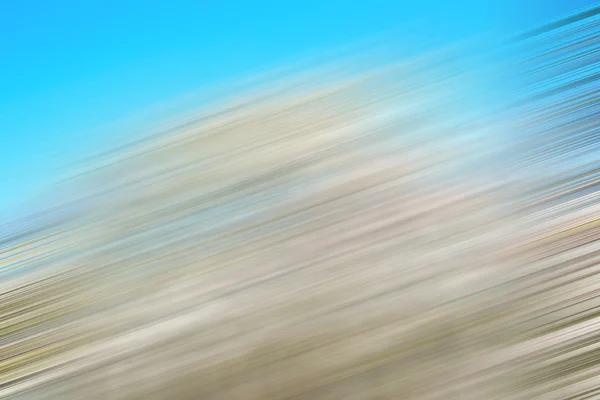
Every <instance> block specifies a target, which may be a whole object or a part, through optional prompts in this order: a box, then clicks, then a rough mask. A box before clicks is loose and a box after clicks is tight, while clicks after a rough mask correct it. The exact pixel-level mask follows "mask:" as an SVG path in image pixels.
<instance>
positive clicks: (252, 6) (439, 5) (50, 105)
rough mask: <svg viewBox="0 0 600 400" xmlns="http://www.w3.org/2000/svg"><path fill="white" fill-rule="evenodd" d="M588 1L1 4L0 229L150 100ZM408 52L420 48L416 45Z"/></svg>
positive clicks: (541, 16)
mask: <svg viewBox="0 0 600 400" xmlns="http://www.w3.org/2000/svg"><path fill="white" fill-rule="evenodd" d="M590 3H591V2H590V1H585V0H577V1H542V0H535V1H534V0H529V1H527V0H523V1H516V0H505V1H501V0H488V1H481V0H456V1H448V0H436V1H402V0H395V1H391V0H390V1H385V0H371V1H368V2H364V1H333V0H305V1H301V2H300V1H285V0H278V1H222V2H216V1H207V0H204V1H202V0H199V1H187V0H169V1H156V0H143V1H142V0H140V1H130V0H103V1H93V0H37V1H32V0H20V1H5V2H2V5H0V54H1V57H2V63H0V221H7V220H11V219H14V218H16V217H19V216H21V215H22V214H23V213H25V212H29V211H31V210H32V207H33V208H36V207H41V206H43V204H44V201H45V199H44V198H40V197H39V196H40V193H43V191H42V189H43V188H44V187H45V186H46V185H47V184H48V182H50V181H51V180H52V179H54V178H55V177H56V176H57V174H58V173H59V172H60V171H62V170H61V168H64V166H65V165H66V164H67V163H68V162H69V161H70V160H72V159H75V158H77V156H78V155H79V154H81V153H82V151H84V150H85V151H87V150H89V148H90V146H94V143H98V142H97V141H98V140H99V141H108V142H118V141H119V140H124V139H125V136H124V135H125V134H124V133H122V132H120V133H118V134H116V133H115V134H113V135H110V134H106V133H102V134H98V133H96V134H95V135H96V136H95V137H94V135H92V134H90V133H89V132H93V131H94V129H95V128H97V127H99V126H104V125H105V124H107V123H110V122H112V121H118V120H120V119H123V118H125V117H127V116H128V115H131V114H132V113H136V112H139V111H142V110H144V109H147V108H148V107H150V106H151V105H153V104H155V103H157V102H160V101H164V100H168V99H169V98H174V97H177V96H180V95H183V94H185V93H187V92H190V91H192V90H197V89H199V88H202V87H206V86H211V85H214V84H215V83H218V82H224V81H227V80H228V79H230V78H234V77H241V76H243V75H244V74H245V73H247V72H248V71H256V70H257V69H260V68H262V67H269V66H273V65H277V64H278V63H280V62H286V60H290V59H292V58H293V57H294V56H296V55H298V54H302V53H304V54H306V53H310V52H311V51H315V50H323V49H327V48H335V47H337V46H340V45H344V44H348V43H353V42H356V41H358V40H360V39H363V38H368V37H370V36H373V35H377V34H379V33H384V32H386V31H389V30H394V29H402V28H404V27H406V26H408V24H410V26H411V30H412V31H413V32H414V34H415V37H417V38H418V37H419V36H420V35H421V36H423V37H425V36H427V37H428V38H430V39H433V40H432V41H430V43H434V42H435V43H440V44H443V43H445V42H448V43H449V42H451V41H453V40H457V39H461V38H466V37H469V36H471V35H475V34H477V33H482V32H485V31H490V30H491V31H494V32H496V33H498V34H506V33H509V32H512V31H517V30H518V29H523V28H525V27H528V26H530V25H534V24H539V23H541V22H543V21H545V20H547V19H548V18H554V17H557V16H559V15H560V14H562V13H565V12H571V11H574V10H576V9H577V8H580V7H583V6H586V5H588V4H590ZM407 43H408V44H409V46H413V47H414V49H411V50H414V51H418V50H420V49H419V46H423V43H425V42H422V41H419V40H407ZM97 132H100V131H97ZM102 132H105V131H102ZM63 172H64V171H63Z"/></svg>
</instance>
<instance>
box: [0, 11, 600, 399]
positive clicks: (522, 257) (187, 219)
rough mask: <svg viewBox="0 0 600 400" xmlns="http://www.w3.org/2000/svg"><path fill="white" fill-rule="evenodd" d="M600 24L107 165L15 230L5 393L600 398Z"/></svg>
mask: <svg viewBox="0 0 600 400" xmlns="http://www.w3.org/2000/svg"><path fill="white" fill-rule="evenodd" d="M598 14H599V9H598V8H592V9H588V10H585V11H583V12H582V13H580V14H576V15H572V16H568V17H566V18H564V19H562V20H559V21H556V22H553V23H551V24H549V25H547V26H543V27H539V28H536V29H535V30H532V31H530V32H527V33H526V34H524V35H522V36H520V37H519V39H518V40H517V41H516V42H513V43H511V44H510V45H509V47H510V49H509V52H510V53H511V54H513V55H512V56H511V57H510V61H509V62H508V63H509V64H510V66H508V67H507V68H508V69H510V70H511V71H516V72H517V74H506V76H502V77H492V76H486V75H485V73H482V72H481V71H484V70H487V69H486V68H487V66H489V65H490V63H494V62H496V61H491V59H494V58H498V57H495V56H493V55H492V56H490V54H491V53H493V52H494V51H496V50H498V49H491V50H490V49H486V51H476V50H473V49H466V48H462V47H460V46H458V48H453V49H450V50H440V51H439V52H437V53H435V54H427V55H424V56H423V57H419V58H416V59H410V60H401V61H399V62H393V63H392V62H391V63H388V64H386V65H378V66H375V67H366V66H361V67H360V68H355V67H356V65H349V64H351V63H344V62H342V61H340V62H339V63H337V64H336V63H334V65H333V66H332V67H331V68H324V69H319V70H318V71H315V72H314V73H312V74H307V75H302V76H298V77H290V78H289V79H281V80H274V81H273V82H270V83H269V85H268V86H267V87H266V88H262V89H260V90H257V91H255V92H254V93H252V94H250V95H248V96H241V95H240V96H239V97H238V98H237V99H234V100H231V101H230V103H229V104H228V105H226V106H219V107H216V109H213V110H212V111H211V112H204V113H203V114H202V115H200V114H199V115H198V116H197V117H195V118H194V119H192V120H189V121H187V122H185V123H182V124H181V125H178V126H177V127H175V128H173V129H170V130H168V131H165V132H162V133H161V134H154V135H148V137H146V138H144V139H143V140H140V141H137V142H134V143H130V144H129V145H126V146H121V147H119V150H118V151H114V152H112V153H110V154H105V155H104V156H103V157H102V158H101V160H100V161H98V160H96V161H95V163H94V165H92V164H90V165H89V171H87V172H86V173H84V174H82V175H80V176H78V177H77V179H76V180H75V182H76V183H75V184H74V185H75V187H76V188H77V191H78V192H77V194H76V195H75V197H74V199H76V200H74V201H72V202H71V203H69V204H65V205H63V206H61V207H57V208H55V209H52V210H49V211H47V212H45V213H41V214H37V215H34V216H31V217H30V218H27V219H25V220H21V221H17V222H15V223H13V224H10V225H7V226H5V227H3V228H2V231H1V232H0V234H1V242H0V245H1V258H0V277H1V279H2V281H1V283H0V317H1V319H0V398H11V399H27V400H31V399H61V400H63V399H64V400H70V399H74V400H75V399H77V400H78V399H190V400H192V399H227V400H234V399H240V400H242V399H243V400H268V399H273V400H278V399H290V400H291V399H294V400H300V399H306V400H309V399H357V400H358V399H467V400H468V399H474V400H475V399H476V400H484V399H523V400H525V399H556V400H566V399H571V400H575V399H594V398H600V378H599V377H600V362H599V361H600V341H599V340H598V338H599V337H600V329H599V327H600V314H599V311H598V310H599V309H600V300H599V296H600V281H599V280H598V276H600V275H598V260H599V258H600V253H599V250H600V248H599V246H598V243H599V242H598V239H599V238H600V203H599V202H598V198H599V196H600V193H599V191H598V188H599V184H600V162H599V161H598V159H599V157H598V154H599V150H600V149H599V148H598V147H599V144H600V140H599V139H600V138H599V137H598V132H599V126H598V125H599V119H598V112H599V107H600V102H598V101H597V98H598V78H599V77H600V69H598V65H599V64H598V50H599V49H600V46H598V39H599V35H600V30H599V26H600V19H599V17H598ZM502 51H506V49H504V50H502ZM474 60H475V61H474ZM492 69H493V68H492ZM511 76H512V77H513V78H514V77H515V76H516V78H517V79H516V81H511V82H508V81H506V82H504V80H505V79H507V80H510V79H511V78H510V77H511ZM482 79H483V80H484V81H485V80H487V84H486V85H487V86H482ZM490 82H491V83H490ZM504 83H506V85H504ZM501 86H504V87H512V88H514V90H513V91H512V92H511V93H508V94H509V97H510V99H511V102H510V105H509V106H503V107H500V106H499V107H496V108H494V107H493V106H490V104H487V103H486V102H487V101H488V100H489V99H490V97H489V93H484V92H486V91H488V90H490V91H492V90H499V89H498V88H499V87H501ZM482 87H485V89H481V88H482ZM477 88H479V90H478V89H477ZM510 90H512V89H509V91H510ZM486 99H488V100H486ZM216 100H217V99H216ZM500 103H501V101H500V100H499V103H498V104H500ZM502 104H504V103H502ZM69 190H71V189H69Z"/></svg>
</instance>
